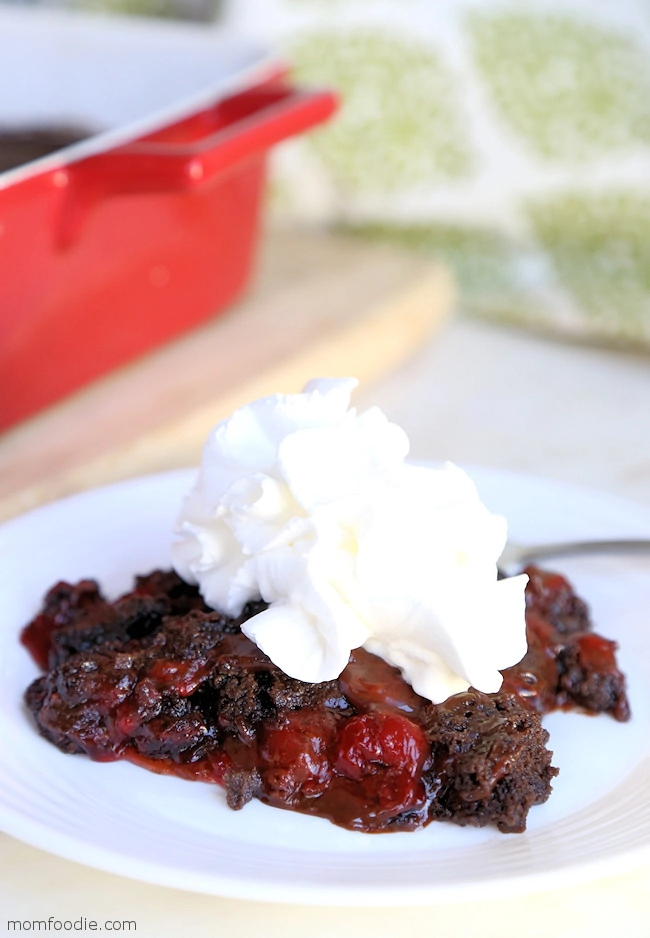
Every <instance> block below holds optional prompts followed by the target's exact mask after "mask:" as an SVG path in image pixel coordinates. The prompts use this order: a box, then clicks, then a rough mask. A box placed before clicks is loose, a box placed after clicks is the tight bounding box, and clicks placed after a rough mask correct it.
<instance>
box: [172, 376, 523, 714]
mask: <svg viewBox="0 0 650 938" xmlns="http://www.w3.org/2000/svg"><path fill="white" fill-rule="evenodd" d="M356 383H357V382H356V381H355V380H354V379H319V380H315V381H312V382H310V383H309V384H308V385H307V386H306V387H305V389H304V391H303V392H302V393H301V394H287V395H281V394H277V395H274V396H272V397H267V398H263V399H261V400H258V401H255V402H254V403H252V404H249V405H247V406H245V407H242V408H240V409H239V410H237V411H235V413H234V414H233V415H232V416H231V417H230V418H229V419H227V420H225V421H224V422H222V423H220V424H219V425H218V426H217V427H215V428H214V430H213V431H212V432H211V434H210V436H209V437H208V440H207V442H206V444H205V448H204V451H203V461H202V465H201V468H200V471H199V475H198V479H197V481H196V484H195V485H194V487H193V489H192V490H191V492H190V493H189V495H188V496H187V497H186V499H185V501H184V503H183V506H182V510H181V513H180V517H179V519H178V522H177V525H176V529H175V533H176V535H177V540H176V542H175V543H174V544H173V547H172V550H173V560H174V567H175V569H176V570H177V572H178V573H179V574H180V576H181V577H183V578H184V579H185V580H186V581H188V582H190V583H193V584H198V587H199V589H200V592H201V594H202V596H203V598H204V600H205V602H206V603H207V604H208V605H209V606H211V607H212V608H214V609H216V610H219V611H220V612H223V613H226V614H228V615H230V616H238V615H239V614H240V613H241V611H242V609H243V607H244V606H245V604H246V603H247V602H249V601H250V600H253V599H259V598H261V599H263V600H265V601H266V602H267V603H269V606H268V608H267V609H266V610H264V611H263V612H260V613H259V614H257V615H255V616H253V617H252V618H250V619H248V620H247V621H246V622H245V623H244V624H243V626H242V630H243V631H244V633H245V634H246V635H247V636H248V637H249V638H250V639H251V640H252V641H253V642H255V643H256V644H257V645H258V647H259V648H260V649H262V651H264V652H265V653H266V654H267V655H268V656H269V658H270V659H271V660H272V661H273V662H274V663H275V664H276V665H277V666H278V667H280V668H281V669H282V670H283V671H284V672H285V673H286V674H288V675H290V676H291V677H294V678H298V679H300V680H302V681H309V682H320V681H327V680H331V679H333V678H336V677H338V676H339V674H340V673H341V671H342V670H343V668H344V667H345V666H346V664H347V663H348V659H349V656H350V652H351V651H352V649H354V648H358V647H360V646H363V647H364V648H366V649H367V650H368V651H370V652H373V653H374V654H377V655H380V656H381V657H382V658H384V659H385V660H386V661H388V662H389V663H390V664H393V665H395V666H397V667H399V668H400V669H401V670H402V673H403V675H404V677H405V679H406V680H407V681H408V682H409V683H410V684H411V685H412V686H413V688H414V689H415V690H416V691H417V692H418V693H419V694H421V695H422V696H423V697H427V698H429V699H430V700H432V701H433V702H434V703H439V702H441V701H443V700H445V699H446V698H447V697H449V696H450V695H451V694H454V693H458V692H460V691H464V690H467V688H468V687H469V686H473V687H475V688H476V689H477V690H481V691H484V692H486V693H491V692H495V691H497V690H498V689H499V688H500V686H501V680H502V678H501V674H500V673H499V672H500V670H502V669H504V668H507V667H509V666H510V665H513V664H516V663H517V662H518V661H519V660H520V659H521V658H522V657H523V655H524V654H525V652H526V634H525V622H524V609H525V601H524V588H525V585H526V580H527V578H526V577H525V576H516V577H512V578H509V579H504V580H497V567H496V564H497V560H498V558H499V556H500V554H501V551H502V550H503V547H504V545H505V541H506V522H505V519H504V518H502V517H500V516H497V515H494V514H492V513H491V512H490V511H489V510H488V509H487V508H486V507H485V505H483V504H482V502H481V500H480V498H479V495H478V492H477V490H476V487H475V485H474V483H473V482H472V481H471V479H470V478H469V477H468V476H467V475H466V474H465V473H464V472H463V471H461V470H460V469H459V468H457V467H456V466H453V465H451V464H447V465H445V466H443V467H442V468H439V469H435V468H426V467H423V466H416V465H410V464H409V463H407V462H406V461H405V459H406V456H407V453H408V449H409V443H408V439H407V436H406V434H405V433H404V431H403V430H402V429H401V428H400V427H398V426H397V425H395V424H393V423H390V422H389V421H388V419H387V418H386V417H385V416H384V414H383V413H382V412H381V411H380V410H379V409H378V408H371V409H369V410H366V411H364V412H363V413H357V411H356V410H354V409H351V408H350V394H351V392H352V390H353V388H354V387H355V386H356Z"/></svg>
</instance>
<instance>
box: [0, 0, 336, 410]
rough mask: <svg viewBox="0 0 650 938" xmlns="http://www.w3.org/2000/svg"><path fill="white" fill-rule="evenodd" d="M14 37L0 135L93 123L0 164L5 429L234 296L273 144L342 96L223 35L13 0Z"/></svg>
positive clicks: (7, 24)
mask: <svg viewBox="0 0 650 938" xmlns="http://www.w3.org/2000/svg"><path fill="white" fill-rule="evenodd" d="M0 36H1V37H2V43H3V51H2V55H0V85H2V87H5V88H12V89H13V92H12V94H11V95H7V96H6V97H4V98H3V99H2V102H1V103H0V126H1V127H2V129H3V131H4V132H5V133H11V132H12V131H14V132H15V131H18V132H22V131H23V129H24V128H25V127H31V128H34V129H36V130H38V128H39V127H41V128H50V129H51V128H53V127H57V126H59V127H60V128H65V127H70V126H79V127H85V128H88V134H89V135H88V136H87V137H86V139H84V140H82V141H80V142H77V143H74V144H72V145H70V146H64V147H63V148H62V149H58V150H56V152H54V153H51V154H49V155H45V156H43V157H42V158H40V159H36V160H34V161H32V162H27V163H24V164H22V165H19V166H17V167H15V168H13V169H9V170H7V171H6V172H3V173H0V224H1V237H0V429H2V428H3V427H6V426H8V425H10V424H12V423H14V422H15V421H17V420H19V419H21V418H23V417H26V416H28V415H29V414H31V413H33V412H35V411H36V410H38V409H39V408H41V407H43V406H45V405H47V404H49V403H51V402H52V401H54V400H56V399H57V398H59V397H61V396H62V395H64V394H66V393H67V392H69V391H71V390H73V389H75V388H77V387H79V386H80V385H81V384H83V383H85V382H86V381H88V380H91V379H92V378H94V377H96V376H97V375H99V374H102V373H104V372H105V371H107V370H109V369H110V368H113V367H115V366H116V365H119V364H121V363H122V362H124V361H127V360H129V359H130V358H133V357H134V356H135V355H138V354H140V353H141V352H144V351H146V350H147V349H149V348H150V347H152V346H153V345H155V344H158V343H160V342H162V341H164V340H166V339H168V338H170V337H172V336H173V335H176V334H177V333H178V332H180V331H182V330H183V329H186V328H189V327H190V326H192V325H194V324H196V323H198V322H201V321H202V320H204V319H206V318H208V317H209V316H211V315H213V314H215V313H217V312H219V311H220V310H222V309H223V308H224V307H225V306H226V305H228V304H229V303H230V302H231V301H232V300H233V299H234V298H235V297H236V296H237V295H238V294H239V293H240V292H241V291H242V289H243V288H244V287H245V285H246V282H247V280H248V275H249V273H250V269H251V263H252V259H253V255H254V247H255V243H256V235H257V230H258V222H259V217H260V210H261V196H262V191H263V185H264V180H265V169H266V155H267V152H268V150H269V149H270V148H271V147H272V146H273V145H275V144H276V143H278V142H279V141H280V140H282V139H284V138H286V137H288V136H291V135H293V134H297V133H301V132H302V131H304V130H307V129H308V128H310V127H311V126H313V125H315V124H318V123H320V122H321V121H323V120H325V119H326V118H327V117H329V115H330V114H331V113H332V111H333V110H334V109H335V107H336V100H335V97H334V96H333V95H332V94H331V93H329V92H326V91H314V92H310V91H304V90H301V89H298V88H295V87H293V86H292V85H290V84H288V83H287V81H286V80H285V77H284V71H285V69H284V66H283V64H282V62H281V61H280V60H278V59H277V58H274V57H273V56H271V55H269V53H268V51H267V49H266V47H264V46H262V45H258V44H256V43H254V42H252V41H246V40H241V39H236V38H235V37H233V36H232V35H228V34H226V33H224V32H222V31H218V30H207V31H206V30H205V29H201V28H199V27H192V26H189V25H181V24H178V23H177V24H173V25H172V24H166V23H154V22H152V23H146V22H144V21H135V20H123V21H120V20H117V19H116V20H111V19H105V18H98V17H80V16H78V15H75V14H70V13H68V14H64V13H58V14H55V13H53V12H51V11H43V10H16V9H12V8H2V7H0ZM25 61H28V62H30V72H29V81H24V82H20V83H18V82H16V80H15V76H16V75H20V74H22V71H21V67H22V65H24V62H25Z"/></svg>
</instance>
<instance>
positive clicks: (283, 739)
mask: <svg viewBox="0 0 650 938" xmlns="http://www.w3.org/2000/svg"><path fill="white" fill-rule="evenodd" d="M335 739H336V715H335V714H334V713H333V712H331V711H325V712H322V713H316V712H314V711H313V710H295V711H293V712H292V713H291V714H290V715H289V717H288V719H286V720H285V722H284V723H282V724H280V725H279V726H278V725H276V726H271V727H267V728H266V729H265V730H264V732H263V735H262V741H261V743H260V746H259V750H258V753H259V761H258V767H259V771H260V776H261V779H262V788H263V791H264V794H265V795H266V797H263V799H262V800H265V801H269V802H272V803H274V804H275V803H282V804H285V805H292V804H294V803H296V802H297V801H299V800H300V799H301V798H313V797H315V796H316V795H320V794H322V792H323V791H324V790H325V789H326V788H327V787H328V785H329V784H330V782H331V780H332V762H331V753H332V749H333V745H334V741H335Z"/></svg>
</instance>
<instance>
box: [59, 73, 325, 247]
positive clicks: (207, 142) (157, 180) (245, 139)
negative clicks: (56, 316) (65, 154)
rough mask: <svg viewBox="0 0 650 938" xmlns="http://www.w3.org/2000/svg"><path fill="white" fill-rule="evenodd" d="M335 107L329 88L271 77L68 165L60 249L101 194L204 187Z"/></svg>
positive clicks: (312, 123) (70, 237) (112, 194)
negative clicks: (132, 140)
mask: <svg viewBox="0 0 650 938" xmlns="http://www.w3.org/2000/svg"><path fill="white" fill-rule="evenodd" d="M337 107H338V99H337V97H336V95H335V94H334V93H332V92H331V91H320V90H305V89H300V88H292V87H287V86H286V85H285V84H284V83H283V82H280V83H278V82H271V83H269V84H266V85H261V86H258V87H256V88H252V89H250V90H248V91H244V92H241V93H240V94H238V95H235V96H233V97H231V98H226V99H224V100H223V101H221V102H220V103H219V104H218V105H216V106H215V107H213V108H212V109H211V110H209V111H205V112H201V113H200V114H199V115H196V116H195V117H193V118H189V119H188V120H186V121H182V122H180V123H178V124H175V125H173V126H172V127H170V128H167V129H166V130H164V131H160V132H158V133H157V134H152V135H151V136H150V137H148V138H145V139H143V140H142V141H138V142H136V143H132V144H127V145H125V146H122V147H118V148H116V149H115V150H110V151H108V152H107V153H100V154H98V155H96V156H90V157H87V158H86V159H84V160H80V161H79V162H78V163H72V164H70V166H69V167H68V168H67V171H64V172H65V173H67V175H66V178H64V179H61V171H59V181H60V183H61V184H63V185H66V187H68V188H69V196H70V197H69V198H68V199H66V207H65V211H64V215H63V218H62V223H61V226H60V228H59V238H58V242H59V246H61V247H64V246H68V245H69V244H70V243H71V242H72V241H74V240H75V238H76V235H77V232H78V230H79V227H80V226H81V224H82V223H83V218H84V217H85V215H86V214H87V212H88V210H89V208H90V207H91V205H92V204H93V203H96V202H97V201H99V200H101V199H102V198H106V197H111V196H117V195H136V194H154V193H165V192H167V193H170V192H183V191H187V190H189V189H193V188H196V187H198V186H200V185H204V184H206V183H208V182H209V181H210V180H212V179H214V178H215V177H217V176H219V175H220V174H221V173H224V172H226V171H227V170H229V169H230V168H231V167H233V166H235V165H237V164H239V163H241V162H242V161H244V160H246V159H248V158H251V157H254V156H259V155H261V154H263V153H264V152H265V151H266V150H268V149H269V148H270V147H272V146H273V145H274V144H276V143H279V142H280V141H281V140H284V139H286V138H287V137H291V136H294V135H296V134H299V133H302V132H303V131H305V130H308V129H309V128H311V127H314V126H316V125H317V124H320V123H322V122H323V121H325V120H327V118H328V117H330V116H331V114H333V113H334V111H335V110H336V108H337ZM201 123H203V124H204V125H205V126H207V127H210V128H211V129H210V130H209V132H208V133H202V135H201V136H200V137H199V138H198V139H197V138H196V125H197V124H198V125H200V124H201ZM215 126H216V129H215ZM192 131H193V132H194V135H193V134H192ZM188 134H189V136H190V138H191V139H187V136H188ZM184 137H185V139H183V138H184ZM170 138H171V139H170Z"/></svg>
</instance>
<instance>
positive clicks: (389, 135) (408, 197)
mask: <svg viewBox="0 0 650 938" xmlns="http://www.w3.org/2000/svg"><path fill="white" fill-rule="evenodd" d="M228 16H229V19H230V21H231V22H232V23H234V24H235V25H236V26H237V27H239V28H242V29H246V30H247V31H248V32H251V31H255V32H257V34H258V35H259V36H261V37H263V38H265V39H270V40H272V41H275V42H277V43H278V44H279V45H280V46H281V48H282V49H283V50H284V51H285V53H286V54H287V56H288V57H289V59H290V60H291V61H292V62H293V63H294V65H295V69H296V74H297V76H298V77H299V79H300V80H302V81H305V82H310V83H317V84H324V85H331V86H334V87H336V88H338V89H340V91H341V94H342V96H343V100H344V104H343V107H342V110H341V112H340V114H339V116H338V117H337V118H336V119H335V120H334V121H332V122H331V124H330V125H329V126H328V127H327V128H326V129H323V130H321V131H318V132H316V133H314V134H312V135H311V136H310V137H309V138H308V139H304V140H301V141H299V142H297V143H292V144H290V145H287V146H285V147H284V148H283V149H282V151H281V154H280V158H279V159H278V161H277V164H276V170H275V186H274V188H275V192H276V196H277V198H276V201H277V206H278V207H279V210H281V212H282V213H284V214H285V215H286V214H289V215H290V216H292V217H297V218H305V217H307V218H310V219H312V220H313V219H318V220H322V221H324V222H328V223H335V224H339V225H343V226H345V227H346V228H348V229H351V230H353V231H356V232H358V233H359V234H360V235H361V236H364V237H367V238H375V239H382V240H390V241H394V242H397V243H401V244H405V245H407V246H409V247H412V248H413V249H416V250H419V251H423V252H430V253H432V254H434V255H437V256H441V257H444V258H445V259H447V260H448V261H450V262H451V264H452V265H453V266H454V268H455V270H456V273H457V277H458V280H459V283H460V286H461V299H462V304H463V306H464V308H465V309H466V310H468V311H470V312H472V313H475V314H477V315H481V316H486V317H490V318H494V319H500V320H505V321H509V322H519V323H523V324H530V325H533V326H535V327H536V328H543V329H547V330H553V331H555V332H559V333H563V334H566V335H571V336H574V337H586V338H590V339H597V340H600V341H605V342H608V343H625V344H632V345H635V346H647V347H650V4H649V3H647V2H645V0H618V2H617V3H616V4H601V3H596V2H595V0H565V2H563V3H559V2H551V0H529V2H525V0H507V2H499V3H497V2H490V0H481V2H478V0H445V2H444V3H434V2H432V0H392V2H391V0H232V2H231V4H230V7H229V11H228Z"/></svg>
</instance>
